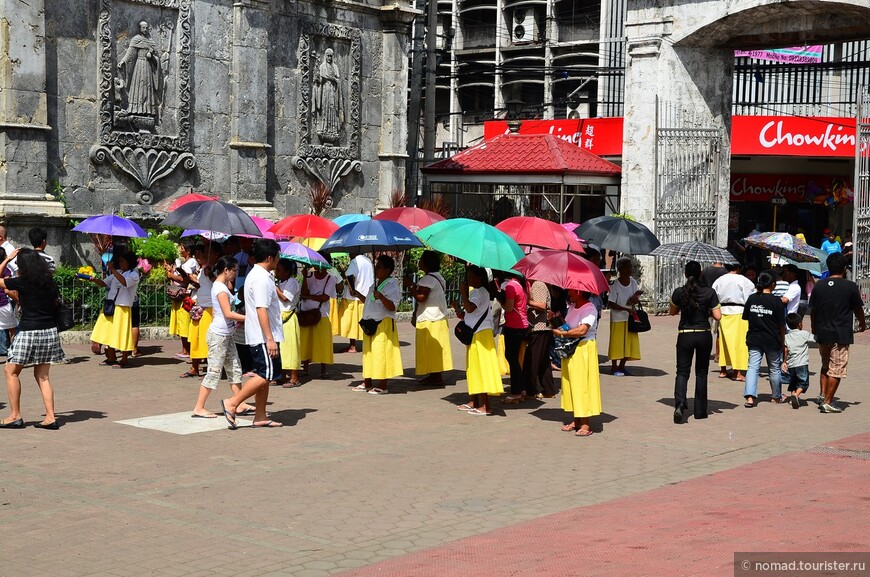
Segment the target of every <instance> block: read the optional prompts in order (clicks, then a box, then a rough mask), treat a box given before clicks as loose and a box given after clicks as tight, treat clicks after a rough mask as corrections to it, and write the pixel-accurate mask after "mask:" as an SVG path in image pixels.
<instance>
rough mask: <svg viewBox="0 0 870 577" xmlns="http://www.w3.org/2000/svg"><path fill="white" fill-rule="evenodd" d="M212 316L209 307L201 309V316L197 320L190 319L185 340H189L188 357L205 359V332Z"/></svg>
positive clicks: (206, 345) (206, 356)
mask: <svg viewBox="0 0 870 577" xmlns="http://www.w3.org/2000/svg"><path fill="white" fill-rule="evenodd" d="M213 318H214V314H213V313H212V310H211V307H208V308H207V309H203V311H202V318H201V319H199V320H198V321H194V320H192V321H190V331H189V332H188V335H187V340H188V341H189V342H190V358H191V359H207V358H208V344H207V343H206V342H205V333H207V332H208V327H210V326H211V320H212V319H213Z"/></svg>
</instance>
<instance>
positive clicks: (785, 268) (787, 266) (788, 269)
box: [782, 263, 800, 274]
mask: <svg viewBox="0 0 870 577" xmlns="http://www.w3.org/2000/svg"><path fill="white" fill-rule="evenodd" d="M799 270H800V269H799V268H798V267H797V266H796V265H793V264H791V263H788V264H784V265H782V272H790V273H793V274H798V271H799Z"/></svg>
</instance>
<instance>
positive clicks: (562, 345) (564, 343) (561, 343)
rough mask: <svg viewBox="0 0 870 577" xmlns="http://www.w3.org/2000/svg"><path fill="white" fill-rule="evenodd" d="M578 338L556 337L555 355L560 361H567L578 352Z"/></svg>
mask: <svg viewBox="0 0 870 577" xmlns="http://www.w3.org/2000/svg"><path fill="white" fill-rule="evenodd" d="M582 340H583V339H580V338H578V337H556V339H555V343H554V344H553V353H554V354H555V355H556V356H557V357H559V358H560V359H567V358H568V357H570V356H571V355H573V354H574V351H576V350H577V345H579V344H580V341H582Z"/></svg>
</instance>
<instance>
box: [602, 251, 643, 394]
mask: <svg viewBox="0 0 870 577" xmlns="http://www.w3.org/2000/svg"><path fill="white" fill-rule="evenodd" d="M616 272H617V273H618V275H619V276H618V277H617V278H616V280H615V281H614V282H613V284H612V285H611V287H610V293H609V299H608V306H609V307H610V346H609V347H608V349H607V357H608V358H609V359H610V362H611V367H610V370H611V373H612V374H613V376H614V377H622V376H626V375H627V376H631V373H629V372H628V370H627V369H626V368H625V363H626V362H627V361H639V360H640V337H638V335H637V333H632V332H630V331H629V330H628V315H629V314H630V313H631V309H632V307H634V305H636V304H637V303H639V302H640V293H641V291H640V289H639V288H638V286H637V281H636V280H634V279H633V278H632V277H631V272H632V266H631V260H630V259H628V258H621V259H619V260H618V261H616Z"/></svg>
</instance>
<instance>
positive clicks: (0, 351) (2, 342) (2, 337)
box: [0, 329, 9, 356]
mask: <svg viewBox="0 0 870 577" xmlns="http://www.w3.org/2000/svg"><path fill="white" fill-rule="evenodd" d="M7 352H9V333H7V332H6V331H5V330H3V329H0V356H5V355H6V353H7Z"/></svg>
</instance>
